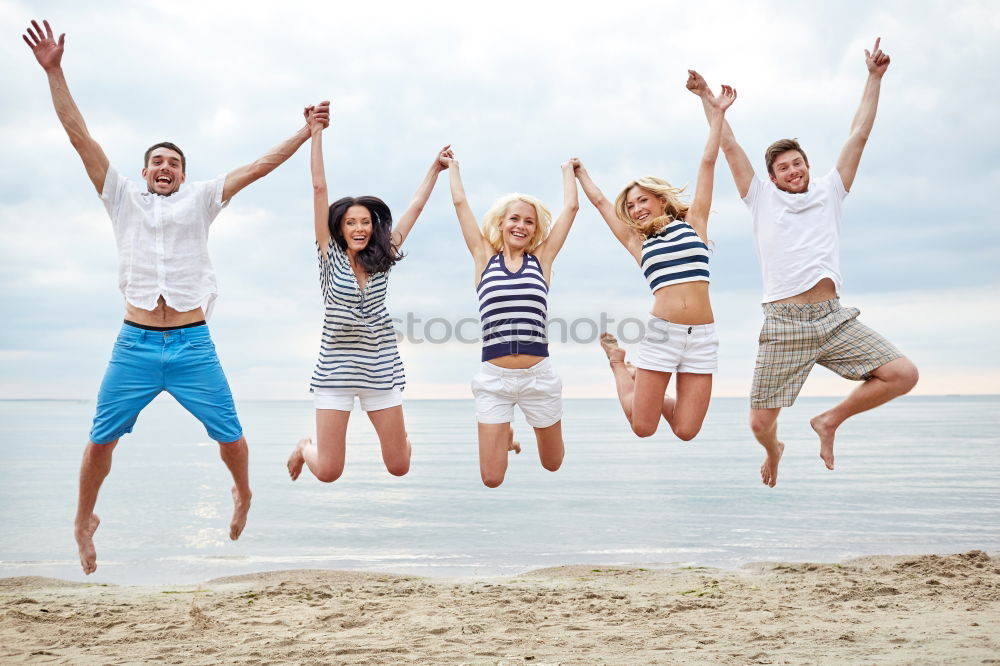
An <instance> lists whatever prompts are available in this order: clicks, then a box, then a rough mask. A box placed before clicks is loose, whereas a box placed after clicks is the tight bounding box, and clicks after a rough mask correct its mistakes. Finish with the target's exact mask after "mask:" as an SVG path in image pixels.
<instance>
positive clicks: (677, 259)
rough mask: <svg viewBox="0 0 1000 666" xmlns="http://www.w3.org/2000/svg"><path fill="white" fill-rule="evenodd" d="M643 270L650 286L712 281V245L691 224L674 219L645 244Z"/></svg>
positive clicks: (659, 286) (655, 288) (660, 286)
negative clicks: (709, 270) (710, 257)
mask: <svg viewBox="0 0 1000 666" xmlns="http://www.w3.org/2000/svg"><path fill="white" fill-rule="evenodd" d="M642 272H643V275H645V276H646V281H647V282H649V288H650V289H652V290H653V292H654V293H655V292H656V290H657V289H661V288H662V287H669V286H670V285H672V284H680V283H682V282H700V281H705V282H708V281H709V280H708V246H707V245H705V241H703V240H702V239H701V238H700V237H699V236H698V234H697V233H696V232H695V230H694V229H692V228H691V225H690V224H688V223H687V222H685V221H684V220H674V221H673V222H671V223H670V224H668V225H667V226H666V227H664V228H663V229H662V230H660V231H659V232H657V233H656V234H654V235H652V236H650V237H649V238H647V239H646V240H644V241H643V243H642Z"/></svg>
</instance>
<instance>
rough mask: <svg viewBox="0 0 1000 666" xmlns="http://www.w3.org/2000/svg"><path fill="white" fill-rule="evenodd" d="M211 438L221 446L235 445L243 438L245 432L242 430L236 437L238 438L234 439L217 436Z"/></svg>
mask: <svg viewBox="0 0 1000 666" xmlns="http://www.w3.org/2000/svg"><path fill="white" fill-rule="evenodd" d="M209 437H211V438H212V439H213V440H215V441H216V442H218V443H219V444H235V443H237V442H239V441H240V440H241V439H242V438H243V431H242V430H240V434H238V435H236V437H233V438H232V439H222V438H221V437H216V436H215V435H209Z"/></svg>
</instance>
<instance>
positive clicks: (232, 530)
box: [229, 486, 251, 541]
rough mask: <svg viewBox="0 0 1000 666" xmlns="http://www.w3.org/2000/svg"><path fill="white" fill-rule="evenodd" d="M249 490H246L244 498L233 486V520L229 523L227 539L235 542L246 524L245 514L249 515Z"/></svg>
mask: <svg viewBox="0 0 1000 666" xmlns="http://www.w3.org/2000/svg"><path fill="white" fill-rule="evenodd" d="M250 497H251V494H250V489H249V488H248V489H247V494H246V497H243V496H242V495H240V492H239V490H237V489H236V486H233V520H232V522H230V523H229V538H230V539H232V540H233V541H236V540H237V539H239V538H240V534H242V533H243V528H244V527H246V524H247V514H248V513H250Z"/></svg>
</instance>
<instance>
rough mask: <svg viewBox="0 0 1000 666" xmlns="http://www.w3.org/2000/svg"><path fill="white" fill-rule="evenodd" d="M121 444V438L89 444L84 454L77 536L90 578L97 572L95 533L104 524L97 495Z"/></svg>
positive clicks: (83, 565) (84, 565) (78, 505)
mask: <svg viewBox="0 0 1000 666" xmlns="http://www.w3.org/2000/svg"><path fill="white" fill-rule="evenodd" d="M117 444H118V440H117V439H116V440H114V441H113V442H108V443H107V444H94V443H93V442H88V443H87V448H86V449H84V451H83V462H81V463H80V493H79V496H78V498H77V503H76V520H75V521H74V524H73V533H74V536H75V537H76V546H77V549H78V550H79V551H80V566H82V567H83V573H85V574H87V575H90V574H92V573H94V572H95V571H96V570H97V550H96V549H95V548H94V532H96V531H97V527H98V525H100V524H101V519H100V518H98V517H97V514H96V513H94V507H95V506H96V505H97V494H98V493H99V492H100V490H101V484H102V483H104V479H105V477H107V476H108V472H110V471H111V454H112V453H113V452H114V450H115V445H117Z"/></svg>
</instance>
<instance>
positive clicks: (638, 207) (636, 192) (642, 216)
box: [625, 185, 667, 225]
mask: <svg viewBox="0 0 1000 666" xmlns="http://www.w3.org/2000/svg"><path fill="white" fill-rule="evenodd" d="M625 210H626V211H628V216H629V218H631V219H632V221H634V222H636V223H638V224H640V225H644V224H645V223H646V222H652V221H653V220H655V219H656V218H658V217H661V216H662V215H664V214H666V211H667V202H666V200H665V199H664V198H663V197H660V196H657V195H656V194H654V193H652V192H650V191H649V190H647V189H645V188H643V187H639V186H638V185H635V186H634V187H632V188H631V189H630V190H629V191H628V194H626V195H625Z"/></svg>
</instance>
